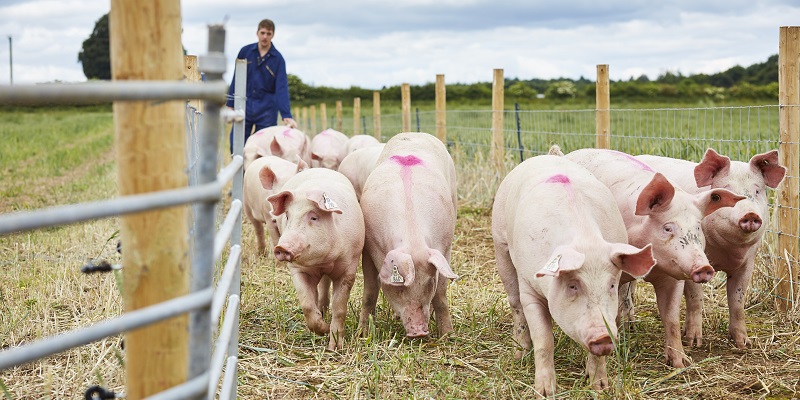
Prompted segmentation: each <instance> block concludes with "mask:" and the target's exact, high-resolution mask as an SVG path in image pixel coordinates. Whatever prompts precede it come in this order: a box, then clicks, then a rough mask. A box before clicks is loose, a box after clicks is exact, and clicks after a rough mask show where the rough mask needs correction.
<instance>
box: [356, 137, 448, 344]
mask: <svg viewBox="0 0 800 400" xmlns="http://www.w3.org/2000/svg"><path fill="white" fill-rule="evenodd" d="M456 204H457V203H456V171H455V166H454V165H453V160H452V159H451V158H450V154H448V152H447V149H446V148H445V147H444V144H442V142H441V141H439V140H438V139H437V138H436V137H434V136H431V135H429V134H427V133H420V132H406V133H400V134H398V135H396V136H394V137H392V138H391V139H390V140H389V141H388V142H387V143H386V147H385V148H384V150H383V152H382V153H381V155H380V157H379V158H378V166H377V167H375V169H374V170H373V171H372V173H371V174H370V175H369V177H368V178H367V181H366V184H365V185H364V191H363V193H362V194H361V209H362V210H363V211H364V223H365V226H366V240H365V242H364V256H363V259H362V269H363V271H364V298H363V301H362V308H361V316H360V317H359V321H358V325H359V329H360V330H361V332H362V333H366V331H367V329H366V328H367V327H368V323H369V316H370V315H371V314H374V313H375V303H376V301H377V300H378V292H379V291H380V289H383V294H384V296H385V297H386V299H387V300H388V301H389V304H391V305H392V308H393V309H394V311H395V314H396V315H397V316H399V317H400V319H401V320H402V322H403V326H404V327H405V331H406V335H407V336H409V337H419V336H427V335H428V321H429V320H430V314H431V305H432V306H433V311H434V312H435V315H436V325H437V328H438V333H439V335H444V334H446V333H448V332H450V331H452V330H453V322H452V320H451V319H450V310H449V308H448V305H447V285H448V283H449V280H452V279H456V278H457V277H458V276H457V275H456V274H455V273H453V271H452V269H451V268H450V249H451V246H452V242H453V234H454V232H455V222H456Z"/></svg>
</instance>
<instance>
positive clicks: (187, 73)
mask: <svg viewBox="0 0 800 400" xmlns="http://www.w3.org/2000/svg"><path fill="white" fill-rule="evenodd" d="M183 79H185V80H187V81H189V82H200V80H201V77H200V69H199V68H198V67H197V56H183ZM202 104H203V103H202V102H201V101H200V100H198V99H189V105H191V106H192V107H194V109H195V110H197V111H198V112H203V110H202V109H201V107H200V106H201V105H202Z"/></svg>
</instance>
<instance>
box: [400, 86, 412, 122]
mask: <svg viewBox="0 0 800 400" xmlns="http://www.w3.org/2000/svg"><path fill="white" fill-rule="evenodd" d="M400 101H401V104H402V106H401V112H402V120H403V132H411V86H409V84H408V83H404V84H403V86H402V87H401V89H400Z"/></svg>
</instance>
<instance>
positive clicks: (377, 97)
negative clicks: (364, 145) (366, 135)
mask: <svg viewBox="0 0 800 400" xmlns="http://www.w3.org/2000/svg"><path fill="white" fill-rule="evenodd" d="M372 136H374V137H375V139H378V141H379V142H382V141H383V140H381V92H372Z"/></svg>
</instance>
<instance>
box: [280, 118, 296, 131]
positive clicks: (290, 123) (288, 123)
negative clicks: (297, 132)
mask: <svg viewBox="0 0 800 400" xmlns="http://www.w3.org/2000/svg"><path fill="white" fill-rule="evenodd" d="M283 123H284V124H285V125H286V126H288V127H289V128H293V129H297V122H295V121H294V120H293V119H291V118H284V119H283Z"/></svg>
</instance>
